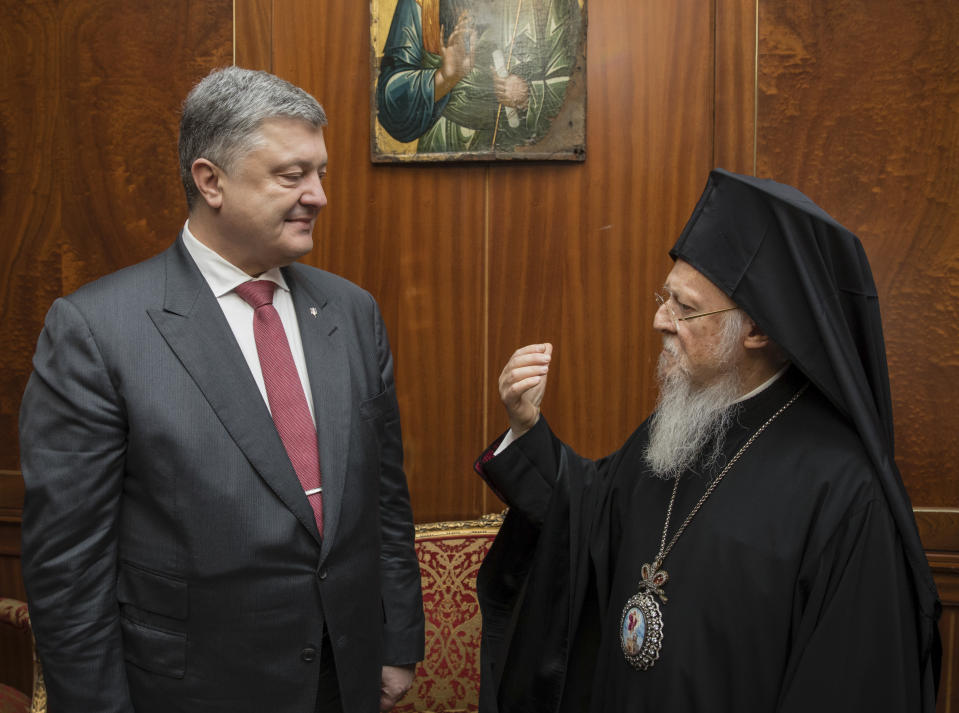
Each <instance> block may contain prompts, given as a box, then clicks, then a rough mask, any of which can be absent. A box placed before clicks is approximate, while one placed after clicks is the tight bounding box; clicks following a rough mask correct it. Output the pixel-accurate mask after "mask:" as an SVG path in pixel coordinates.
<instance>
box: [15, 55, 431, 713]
mask: <svg viewBox="0 0 959 713" xmlns="http://www.w3.org/2000/svg"><path fill="white" fill-rule="evenodd" d="M325 125H326V117H325V115H324V113H323V109H322V108H321V107H320V105H319V104H318V103H317V102H316V100H315V99H314V98H313V97H311V96H310V95H309V94H307V93H306V92H304V91H302V90H301V89H299V88H297V87H294V86H293V85H291V84H289V83H287V82H284V81H283V80H280V79H278V78H277V77H274V76H272V75H270V74H267V73H265V72H252V71H248V70H242V69H238V68H228V69H225V70H222V71H217V72H214V73H212V74H211V75H209V76H208V77H207V78H206V79H204V80H203V81H202V82H200V83H199V84H198V85H197V86H196V87H194V89H193V91H192V92H191V93H190V95H189V96H188V97H187V100H186V102H185V104H184V109H183V116H182V119H181V124H180V169H181V174H182V178H183V184H184V187H185V189H186V194H187V201H188V204H189V220H188V221H187V223H186V225H185V226H184V228H183V230H182V231H181V233H180V236H179V238H178V239H177V240H176V242H175V243H174V244H173V245H172V246H171V247H170V248H168V249H167V250H166V251H164V252H163V253H161V254H160V255H157V256H155V257H154V258H152V259H150V260H148V261H146V262H144V263H141V264H138V265H134V266H133V267H129V268H126V269H124V270H121V271H119V272H117V273H114V274H111V275H108V276H106V277H104V278H102V279H100V280H97V281H96V282H93V283H91V284H89V285H86V286H85V287H83V288H81V289H80V290H78V291H77V292H75V293H73V294H71V295H68V296H66V297H63V298H61V299H59V300H57V301H56V302H55V303H54V305H53V307H52V308H51V309H50V312H49V313H48V315H47V319H46V324H45V326H44V329H43V332H42V334H41V335H40V340H39V343H38V345H37V352H36V355H35V357H34V373H33V375H32V376H31V378H30V382H29V384H28V385H27V390H26V393H25V394H24V398H23V406H22V410H21V415H20V440H21V454H22V467H23V475H24V480H25V482H26V501H25V503H24V514H23V572H24V579H25V582H26V586H27V592H28V597H29V603H30V613H31V615H32V617H33V624H34V631H35V634H36V639H37V647H38V650H39V653H40V658H41V661H42V663H43V666H44V672H45V676H46V682H47V688H48V694H49V710H50V711H51V713H75V712H77V711H83V712H93V711H97V712H99V711H125V712H132V711H136V712H137V713H153V712H155V713H174V712H175V711H191V712H202V713H209V712H217V711H222V712H224V713H226V712H227V711H229V713H237V712H243V711H249V712H250V713H254V712H255V713H267V712H269V713H310V712H312V711H324V712H325V711H340V710H343V711H348V712H349V713H353V712H354V711H356V712H362V711H375V710H377V709H379V710H388V709H389V708H391V707H392V706H393V705H394V704H395V703H396V701H397V700H398V699H399V697H400V696H401V695H402V694H403V693H404V692H405V690H407V689H408V688H409V686H410V683H411V681H412V671H413V666H414V664H415V662H416V661H418V660H419V659H421V658H422V654H423V610H422V598H421V594H420V577H419V568H418V566H417V561H416V556H415V553H414V550H413V526H412V513H411V509H410V503H409V494H408V490H407V485H406V478H405V475H404V473H403V468H402V444H401V439H400V422H399V413H398V407H397V401H396V396H395V393H394V388H393V360H392V355H391V353H390V348H389V344H388V341H387V337H386V332H385V329H384V325H383V322H382V319H381V317H380V313H379V310H378V308H377V306H376V303H375V302H374V301H373V298H372V297H371V296H370V295H369V294H368V293H367V292H365V291H363V290H361V289H360V288H358V287H356V286H355V285H353V284H351V283H349V282H347V281H346V280H344V279H342V278H339V277H337V276H335V275H332V274H329V273H327V272H323V271H321V270H317V269H314V268H311V267H307V266H304V265H300V264H295V263H294V261H295V260H296V259H297V258H299V257H301V256H302V255H304V254H306V253H307V252H309V251H310V250H311V249H312V247H313V240H312V230H313V225H314V223H315V221H316V217H317V214H318V212H319V211H320V209H321V208H323V207H324V206H325V205H326V196H325V194H324V192H323V187H322V179H323V177H324V175H325V172H326V163H327V152H326V146H325V144H324V140H323V127H324V126H325ZM265 281H268V284H265ZM264 287H265V292H264V291H263V289H261V288H264ZM254 292H255V293H257V294H259V295H260V297H257V298H254V297H251V295H252V294H253V293H254ZM241 295H242V296H241ZM264 295H265V296H264ZM271 295H272V299H271ZM291 424H292V425H291Z"/></svg>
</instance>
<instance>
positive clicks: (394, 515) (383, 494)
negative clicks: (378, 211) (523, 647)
mask: <svg viewBox="0 0 959 713" xmlns="http://www.w3.org/2000/svg"><path fill="white" fill-rule="evenodd" d="M373 309H374V330H375V334H376V352H377V359H378V361H379V370H380V374H381V377H382V380H383V388H384V391H385V393H387V394H389V396H388V403H389V407H388V413H387V414H386V418H385V420H384V430H383V435H382V442H381V444H380V446H381V447H380V528H381V539H382V550H381V554H380V559H381V565H382V599H383V611H384V615H385V634H384V660H383V663H384V664H388V665H395V666H402V665H408V664H413V663H416V662H417V661H420V660H422V658H423V651H424V626H425V625H424V619H423V596H422V589H421V585H420V568H419V562H418V560H417V558H416V550H415V549H414V546H413V511H412V508H411V507H410V494H409V489H408V488H407V484H406V474H405V472H404V471H403V439H402V433H401V430H400V413H399V405H398V403H397V401H396V390H395V387H394V384H393V355H392V352H391V351H390V345H389V339H388V338H387V335H386V327H385V325H384V324H383V319H382V317H381V316H380V312H379V309H378V308H377V307H376V305H375V303H374V305H373Z"/></svg>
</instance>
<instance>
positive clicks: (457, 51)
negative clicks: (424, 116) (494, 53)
mask: <svg viewBox="0 0 959 713" xmlns="http://www.w3.org/2000/svg"><path fill="white" fill-rule="evenodd" d="M476 37H477V36H476V30H475V29H474V27H473V18H472V16H471V15H470V14H469V13H468V12H463V13H462V14H461V15H460V17H459V20H458V21H457V22H456V26H455V27H454V28H453V32H451V33H450V36H449V39H448V40H447V43H446V46H445V47H443V49H441V50H440V56H441V57H442V62H441V64H440V67H439V69H437V70H436V74H435V75H433V101H439V100H440V99H442V98H443V97H445V96H446V95H447V94H449V93H450V91H451V90H452V89H453V87H454V86H456V83H457V82H458V81H460V80H461V79H462V78H463V77H465V76H466V75H467V74H469V73H470V72H471V71H472V69H473V53H474V51H475V48H476Z"/></svg>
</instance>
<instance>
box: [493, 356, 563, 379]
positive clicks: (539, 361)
mask: <svg viewBox="0 0 959 713" xmlns="http://www.w3.org/2000/svg"><path fill="white" fill-rule="evenodd" d="M550 361H552V360H551V359H550V358H549V357H548V356H547V355H545V354H524V355H523V356H520V357H514V358H513V359H510V360H509V363H508V364H507V365H506V366H505V367H503V374H504V375H505V374H508V373H509V372H511V371H515V370H517V369H525V368H527V367H537V368H547V367H548V366H549V363H550Z"/></svg>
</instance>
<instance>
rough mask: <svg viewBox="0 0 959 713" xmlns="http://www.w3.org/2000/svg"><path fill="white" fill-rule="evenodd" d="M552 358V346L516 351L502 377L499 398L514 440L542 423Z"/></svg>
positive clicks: (532, 346) (543, 345)
mask: <svg viewBox="0 0 959 713" xmlns="http://www.w3.org/2000/svg"><path fill="white" fill-rule="evenodd" d="M552 354H553V345H552V344H549V343H546V344H531V345H529V346H526V347H523V348H522V349H517V350H516V351H515V352H513V356H511V357H510V359H509V361H508V362H506V366H505V367H503V371H502V372H501V373H500V375H499V396H500V398H501V399H502V400H503V405H504V406H505V407H506V413H507V414H509V427H510V429H511V430H512V431H513V435H515V436H521V435H523V434H524V433H526V432H527V431H528V430H529V429H531V428H532V427H533V426H535V425H536V422H537V421H538V420H539V412H540V407H539V405H540V404H541V403H542V401H543V394H545V393H546V376H547V373H548V372H549V362H550V359H551V358H552Z"/></svg>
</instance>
